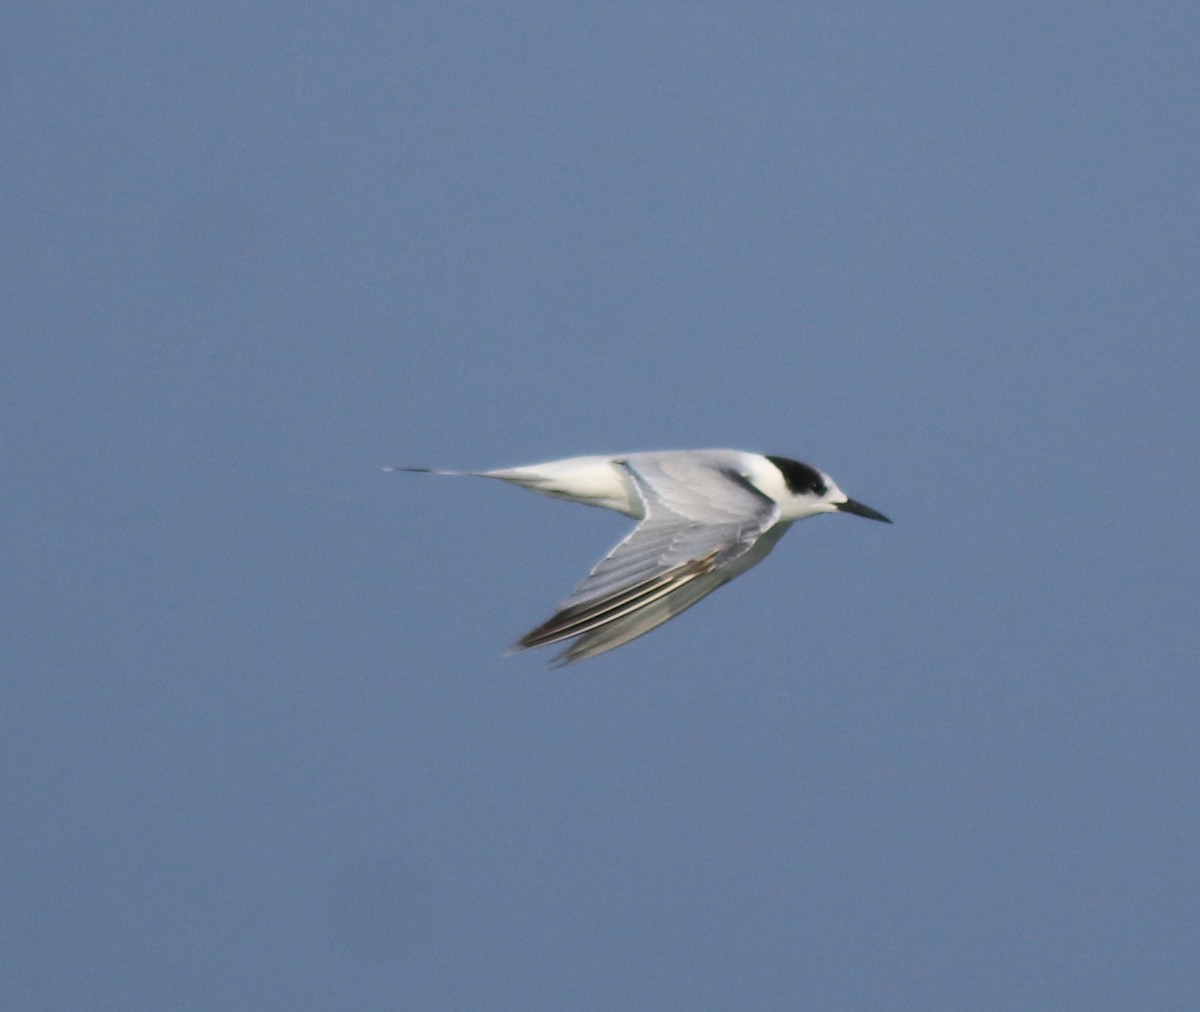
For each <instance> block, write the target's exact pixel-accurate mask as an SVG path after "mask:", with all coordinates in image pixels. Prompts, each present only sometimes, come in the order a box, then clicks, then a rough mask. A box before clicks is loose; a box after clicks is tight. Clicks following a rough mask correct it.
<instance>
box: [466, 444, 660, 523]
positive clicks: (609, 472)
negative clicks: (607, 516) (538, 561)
mask: <svg viewBox="0 0 1200 1012" xmlns="http://www.w3.org/2000/svg"><path fill="white" fill-rule="evenodd" d="M486 473H487V476H488V477H489V478H499V479H500V480H501V481H509V482H512V483H513V484H514V485H520V486H522V487H524V488H528V489H530V490H531V491H534V492H540V493H542V495H549V496H553V497H554V498H556V499H569V500H570V501H571V502H578V503H584V504H585V505H588V506H600V507H602V508H604V509H610V510H616V511H617V512H618V513H624V514H625V515H626V516H631V517H635V518H637V519H641V517H642V516H644V514H645V508H644V506H643V504H642V500H641V497H640V496H638V494H637V492H636V491H635V489H634V484H633V479H631V478H630V477H629V473H628V472H627V471H626V470H625V469H624V468H623V467H621V466H620V465H618V464H616V463H615V462H614V460H613V458H612V457H571V458H569V459H567V460H552V461H549V462H548V463H545V464H531V465H529V466H528V467H510V468H504V469H502V470H498V471H488V472H486Z"/></svg>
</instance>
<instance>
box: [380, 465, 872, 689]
mask: <svg viewBox="0 0 1200 1012" xmlns="http://www.w3.org/2000/svg"><path fill="white" fill-rule="evenodd" d="M387 470H389V471H414V472H420V473H424V474H445V475H462V476H471V477H478V478H496V479H498V480H500V481H504V482H509V483H511V484H513V485H519V486H521V487H522V488H527V489H531V490H532V491H534V492H540V493H541V494H542V495H548V496H552V497H554V498H556V499H566V500H569V501H570V502H577V503H583V504H585V505H588V506H599V507H602V508H604V509H610V510H616V511H617V512H618V513H624V514H625V515H626V516H629V517H633V518H634V519H636V520H637V521H639V522H638V525H637V526H636V527H635V528H634V529H633V531H632V532H631V533H630V534H629V535H628V537H626V538H625V539H624V540H623V541H621V542H620V543H619V544H617V545H616V546H615V547H614V548H613V550H612V551H610V552H609V553H608V554H607V555H606V556H605V557H604V558H603V559H601V560H600V562H599V563H597V564H596V566H595V568H594V569H593V570H592V571H591V572H590V573H589V574H588V575H587V578H586V579H585V580H584V581H583V582H582V583H580V584H579V586H577V587H576V588H575V590H574V591H572V593H571V595H570V596H569V597H568V598H567V599H566V600H565V601H563V602H562V604H561V605H559V607H558V610H557V611H556V612H555V613H554V615H552V616H551V617H550V618H549V619H547V620H546V621H545V622H543V623H542V624H541V625H539V626H538V627H537V628H536V629H533V630H532V631H530V632H529V633H527V634H526V635H524V636H522V637H521V639H520V640H518V641H517V642H516V643H515V644H513V646H512V648H511V652H517V651H520V650H528V649H529V648H531V647H540V646H546V645H548V644H551V643H561V642H564V641H566V640H573V641H574V642H572V643H571V645H570V646H569V647H568V648H567V649H566V650H565V651H564V652H563V653H561V654H560V655H559V656H558V657H557V658H556V659H555V660H554V661H553V662H552V664H553V666H554V667H561V666H562V665H565V664H570V663H572V662H574V661H581V660H583V659H584V658H587V657H595V656H596V655H597V654H602V653H604V652H606V651H608V650H612V649H614V648H615V647H619V646H622V645H623V644H625V643H628V642H629V641H630V640H632V639H636V638H637V637H638V636H642V635H644V634H645V633H648V632H650V631H651V630H652V629H656V628H657V627H658V626H660V625H662V624H663V623H664V622H666V621H667V620H669V619H672V618H674V617H675V616H676V615H678V614H679V613H680V612H682V611H684V610H685V609H687V608H690V607H691V606H692V605H694V604H695V603H696V602H697V601H699V600H700V599H701V598H702V597H705V596H707V595H708V594H711V593H712V592H713V591H714V590H716V589H717V588H718V587H720V586H721V585H722V584H724V583H728V582H729V581H730V580H732V579H733V578H734V577H735V576H740V575H741V574H742V573H744V572H745V571H746V570H747V569H749V568H750V567H751V566H756V565H758V563H760V562H762V560H763V559H765V558H766V557H767V555H768V553H770V551H771V549H772V548H774V547H775V544H776V542H778V541H779V539H780V538H781V537H783V535H784V534H786V533H787V530H788V528H789V527H791V526H792V524H794V523H795V522H796V521H797V520H803V519H804V518H805V517H811V516H816V515H817V514H818V513H853V514H854V515H855V516H860V517H866V518H867V519H869V520H879V521H882V522H883V523H888V524H890V523H891V520H889V519H888V518H887V517H885V516H884V515H883V514H882V513H880V512H878V511H877V510H873V509H871V507H869V506H864V505H863V504H862V503H860V502H856V501H855V500H853V499H851V498H850V497H849V496H847V495H846V494H845V493H844V492H843V491H842V490H841V489H840V488H838V487H837V485H836V483H835V482H834V481H833V479H832V478H830V477H829V475H827V474H825V472H823V471H818V470H817V469H816V468H815V467H810V466H809V465H808V464H802V463H800V462H799V461H798V460H792V459H790V458H788V457H774V456H769V455H768V456H764V455H762V454H758V453H746V452H744V451H742V450H662V451H653V452H646V453H626V454H620V455H617V456H611V457H605V456H588V457H570V458H568V459H566V460H551V461H548V462H547V463H544V464H531V465H529V466H527V467H511V468H501V469H498V470H494V471H445V470H439V469H436V468H428V467H390V468H388V469H387Z"/></svg>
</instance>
